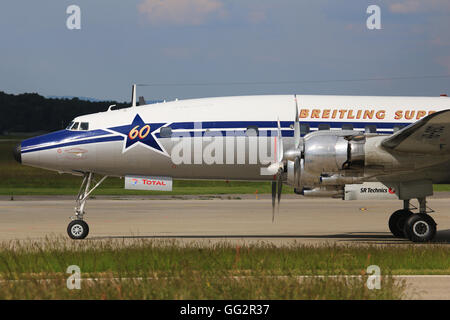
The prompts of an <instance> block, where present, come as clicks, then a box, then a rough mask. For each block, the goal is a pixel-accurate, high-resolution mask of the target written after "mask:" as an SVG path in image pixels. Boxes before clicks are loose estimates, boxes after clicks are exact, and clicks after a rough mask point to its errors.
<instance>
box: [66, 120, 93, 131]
mask: <svg viewBox="0 0 450 320" xmlns="http://www.w3.org/2000/svg"><path fill="white" fill-rule="evenodd" d="M66 130H77V131H88V130H89V122H81V123H80V122H75V121H71V122H70V123H69V125H68V126H67V127H66Z"/></svg>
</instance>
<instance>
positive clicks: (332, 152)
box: [304, 130, 365, 175]
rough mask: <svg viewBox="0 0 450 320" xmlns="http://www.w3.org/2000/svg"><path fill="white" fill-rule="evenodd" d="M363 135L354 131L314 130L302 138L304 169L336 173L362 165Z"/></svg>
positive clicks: (313, 171) (318, 173) (312, 172)
mask: <svg viewBox="0 0 450 320" xmlns="http://www.w3.org/2000/svg"><path fill="white" fill-rule="evenodd" d="M364 144H365V138H364V135H361V134H360V133H359V132H356V131H348V130H342V131H316V132H313V133H310V134H308V135H307V136H306V137H305V140H304V159H305V170H306V171H307V172H309V173H310V174H317V175H320V174H322V173H336V172H340V171H341V170H344V169H349V168H362V167H363V166H364V159H365V156H364Z"/></svg>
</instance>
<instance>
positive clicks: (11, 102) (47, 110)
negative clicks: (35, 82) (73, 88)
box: [0, 91, 129, 134]
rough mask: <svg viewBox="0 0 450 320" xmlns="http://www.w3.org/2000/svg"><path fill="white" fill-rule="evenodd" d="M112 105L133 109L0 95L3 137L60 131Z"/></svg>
mask: <svg viewBox="0 0 450 320" xmlns="http://www.w3.org/2000/svg"><path fill="white" fill-rule="evenodd" d="M112 104H116V105H117V108H124V107H128V106H129V104H127V103H118V102H116V101H102V102H91V101H87V100H80V99H78V98H71V99H68V98H67V99H65V98H51V99H49V98H46V97H43V96H41V95H39V94H37V93H23V94H18V95H14V94H7V93H5V92H2V91H0V134H8V133H16V132H21V133H22V132H23V133H25V132H37V131H55V130H60V129H62V128H65V127H66V126H67V124H68V123H69V122H70V121H71V120H72V119H73V118H75V117H77V116H80V115H83V114H89V113H95V112H100V111H106V110H107V109H108V106H109V105H112Z"/></svg>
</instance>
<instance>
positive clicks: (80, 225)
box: [67, 172, 108, 240]
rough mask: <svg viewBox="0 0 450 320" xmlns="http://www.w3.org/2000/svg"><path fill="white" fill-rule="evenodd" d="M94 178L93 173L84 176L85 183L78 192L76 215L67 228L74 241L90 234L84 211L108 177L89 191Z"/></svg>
mask: <svg viewBox="0 0 450 320" xmlns="http://www.w3.org/2000/svg"><path fill="white" fill-rule="evenodd" d="M93 177H94V174H93V173H92V172H87V173H85V174H84V178H83V182H82V183H81V187H80V191H79V192H78V196H77V200H76V207H75V215H74V216H72V217H71V219H72V221H71V222H70V223H69V225H68V226H67V233H68V234H69V237H70V238H72V239H77V240H78V239H84V238H86V237H87V235H88V234H89V226H88V224H87V223H86V222H85V221H84V215H85V214H86V211H85V210H84V208H85V206H86V201H87V199H88V197H89V196H90V195H91V193H92V192H93V191H94V190H95V189H97V187H98V186H100V185H101V184H102V182H103V181H105V179H106V178H107V177H108V176H104V177H103V178H101V179H100V181H99V182H97V183H96V185H95V186H94V187H93V188H91V189H90V190H89V188H90V187H91V184H92V180H93Z"/></svg>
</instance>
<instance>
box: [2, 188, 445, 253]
mask: <svg viewBox="0 0 450 320" xmlns="http://www.w3.org/2000/svg"><path fill="white" fill-rule="evenodd" d="M401 204H402V203H401V201H393V200H384V201H342V200H335V199H292V198H290V199H282V201H281V206H280V209H279V212H278V210H276V211H275V221H274V222H273V223H272V209H271V202H270V200H269V199H260V198H259V199H258V200H256V197H255V196H254V198H253V199H241V200H225V199H216V198H208V197H206V198H204V200H192V199H187V200H173V199H167V200H137V199H133V200H114V199H107V200H106V199H101V200H100V199H92V200H89V201H88V204H87V208H86V211H87V214H86V217H85V219H86V221H87V222H88V223H89V227H90V234H89V238H91V239H100V238H124V237H125V238H134V237H136V238H163V239H164V238H175V239H178V240H183V241H191V240H195V241H218V240H222V239H228V240H233V241H244V242H251V241H270V242H272V243H274V244H277V245H282V244H289V243H292V242H294V241H295V242H301V243H320V242H346V243H349V242H350V243H361V242H369V243H386V244H392V243H408V241H406V240H403V239H397V238H394V237H393V236H392V235H391V233H390V232H389V230H388V227H387V222H388V219H389V216H390V214H391V213H392V212H393V211H395V210H397V209H399V208H400V206H401ZM428 205H429V206H430V207H431V208H433V209H434V210H435V211H436V212H434V213H432V216H433V217H434V219H435V220H436V222H437V223H438V233H437V236H436V241H437V242H449V243H450V212H449V210H448V207H450V199H431V200H430V201H429V203H428ZM74 206H75V202H74V201H73V200H72V201H71V200H60V199H58V200H49V199H46V200H40V201H39V200H34V201H24V200H23V201H22V200H19V201H18V200H14V201H11V200H9V201H0V240H13V239H30V238H31V239H39V238H44V237H45V236H47V235H63V236H66V227H67V224H68V223H69V222H70V219H69V217H70V216H72V215H73V208H74Z"/></svg>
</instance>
